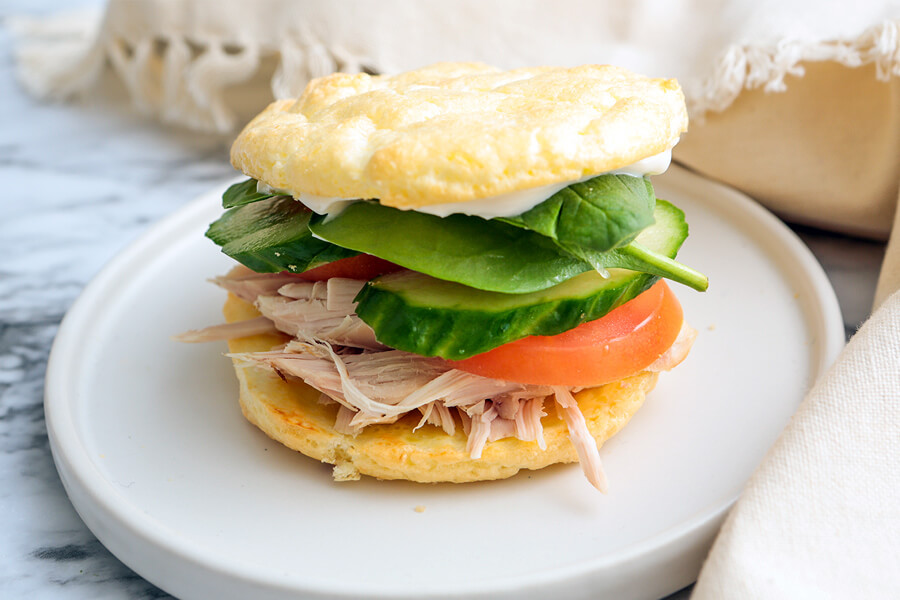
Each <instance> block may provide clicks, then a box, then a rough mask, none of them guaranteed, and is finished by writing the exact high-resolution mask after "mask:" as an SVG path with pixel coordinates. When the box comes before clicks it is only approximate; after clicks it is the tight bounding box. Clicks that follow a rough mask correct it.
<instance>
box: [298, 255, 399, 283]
mask: <svg viewBox="0 0 900 600" xmlns="http://www.w3.org/2000/svg"><path fill="white" fill-rule="evenodd" d="M402 268H403V267H401V266H400V265H395V264H394V263H392V262H388V261H386V260H383V259H381V258H378V257H377V256H372V255H371V254H357V255H356V256H351V257H349V258H342V259H341V260H336V261H334V262H330V263H328V264H325V265H322V266H320V267H316V268H314V269H310V270H309V271H304V272H303V273H300V274H299V275H298V277H300V278H301V279H305V280H307V281H323V280H325V279H330V278H332V277H346V278H347V279H365V280H366V281H368V280H369V279H372V278H373V277H378V276H379V275H384V274H385V273H393V272H394V271H399V270H401V269H402Z"/></svg>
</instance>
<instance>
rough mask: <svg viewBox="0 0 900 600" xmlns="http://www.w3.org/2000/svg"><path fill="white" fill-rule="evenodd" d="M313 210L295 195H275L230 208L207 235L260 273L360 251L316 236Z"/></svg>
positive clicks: (296, 269)
mask: <svg viewBox="0 0 900 600" xmlns="http://www.w3.org/2000/svg"><path fill="white" fill-rule="evenodd" d="M311 215H312V212H311V211H310V210H309V209H308V208H306V207H305V206H303V205H302V204H301V203H299V202H297V201H295V200H294V199H293V198H288V197H285V196H276V197H272V198H269V199H265V200H260V201H254V202H253V203H252V204H244V205H241V206H237V207H235V208H232V209H230V210H228V211H227V212H226V213H225V214H224V215H222V216H221V217H219V219H218V220H217V221H215V222H214V223H213V224H212V225H210V226H209V229H207V230H206V237H208V238H209V239H211V240H212V241H213V242H215V243H216V244H218V245H219V246H221V247H222V252H224V253H225V254H227V255H228V256H230V257H231V258H233V259H235V260H236V261H238V262H239V263H242V264H243V265H245V266H247V267H250V268H251V269H253V270H254V271H256V272H257V273H277V272H279V271H290V272H291V273H302V272H304V271H306V270H308V269H312V268H313V267H318V266H319V265H324V264H325V263H330V262H332V261H335V260H340V259H342V258H347V257H349V256H355V255H357V254H359V252H356V251H354V250H348V249H346V248H341V247H340V246H335V245H334V244H331V243H329V242H326V241H324V240H319V239H316V238H314V237H313V235H312V233H311V232H310V231H309V219H310V216H311Z"/></svg>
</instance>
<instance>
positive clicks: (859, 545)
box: [692, 291, 900, 600]
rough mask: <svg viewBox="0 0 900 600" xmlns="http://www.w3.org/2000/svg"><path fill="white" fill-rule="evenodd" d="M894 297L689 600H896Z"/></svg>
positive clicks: (786, 442) (731, 525)
mask: <svg viewBox="0 0 900 600" xmlns="http://www.w3.org/2000/svg"><path fill="white" fill-rule="evenodd" d="M898 473H900V291H898V292H895V293H894V294H893V295H892V296H890V297H889V298H888V299H887V300H886V301H885V302H884V305H883V306H882V307H881V308H880V309H879V310H878V311H877V312H876V313H875V314H874V315H873V316H872V317H871V318H870V319H869V320H868V321H867V322H866V323H865V324H864V325H863V326H862V328H861V329H860V330H859V332H858V333H857V334H856V335H854V336H853V338H852V339H851V340H850V342H849V344H848V345H847V347H846V348H845V349H844V351H843V352H842V353H841V355H840V357H839V358H838V360H837V362H836V363H835V364H834V365H833V366H832V368H831V369H830V370H829V371H828V372H827V373H826V374H825V375H824V376H823V377H822V378H821V379H820V380H819V381H818V383H817V384H816V385H815V387H814V388H813V389H812V390H811V391H810V392H809V394H808V395H807V397H806V398H805V400H804V401H803V403H802V404H801V406H800V408H799V410H798V411H797V413H796V415H795V416H794V418H793V420H792V421H791V423H790V424H789V425H788V427H787V428H786V429H785V431H784V432H783V433H782V435H781V437H780V438H779V440H778V441H777V442H776V444H775V445H774V446H773V447H772V449H771V450H770V451H769V454H768V455H767V456H766V458H765V460H764V461H763V463H762V464H761V465H760V466H759V468H758V469H757V470H756V473H754V475H753V477H752V478H751V479H750V481H749V483H748V484H747V486H746V488H745V489H744V491H743V493H742V494H741V497H740V499H739V500H738V501H737V504H735V506H734V508H733V509H732V510H731V513H730V514H729V515H728V518H727V520H726V521H725V525H724V526H723V527H722V530H721V532H720V533H719V536H718V538H717V539H716V542H715V544H714V545H713V548H712V550H711V552H710V554H709V557H708V558H707V560H706V563H705V564H704V566H703V570H702V572H701V573H700V579H699V580H698V581H697V585H696V587H695V588H694V594H693V596H692V598H693V599H694V600H706V599H716V600H718V599H721V598H734V599H744V598H746V599H748V600H749V599H759V598H766V599H778V598H791V599H794V600H796V599H802V598H811V599H813V598H814V599H817V600H818V599H822V598H898V597H900V477H898Z"/></svg>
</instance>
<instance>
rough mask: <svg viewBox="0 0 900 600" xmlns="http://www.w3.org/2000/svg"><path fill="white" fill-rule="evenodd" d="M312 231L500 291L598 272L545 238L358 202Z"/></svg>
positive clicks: (318, 219) (467, 219) (468, 219)
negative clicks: (592, 270) (588, 272)
mask: <svg viewBox="0 0 900 600" xmlns="http://www.w3.org/2000/svg"><path fill="white" fill-rule="evenodd" d="M309 228H310V230H311V231H312V232H313V233H314V234H315V235H316V237H319V238H321V239H324V240H328V241H329V242H331V243H333V244H337V245H339V246H343V247H345V248H352V249H354V250H358V251H359V252H366V253H368V254H374V255H375V256H378V257H380V258H383V259H385V260H389V261H391V262H393V263H396V264H398V265H402V266H404V267H406V268H408V269H412V270H414V271H418V272H420V273H425V274H427V275H431V276H432V277H436V278H438V279H444V280H447V281H455V282H457V283H461V284H464V285H467V286H470V287H474V288H478V289H481V290H488V291H494V292H506V293H511V294H521V293H527V292H535V291H538V290H543V289H546V288H549V287H552V286H554V285H556V284H558V283H561V282H563V281H565V280H567V279H569V278H571V277H574V276H575V275H578V274H579V273H583V272H585V271H589V270H590V269H591V266H590V265H589V264H587V263H585V262H584V261H582V260H579V259H577V258H575V257H573V256H571V255H569V254H568V253H566V252H563V251H562V250H561V249H560V248H559V247H558V246H557V245H556V243H555V242H554V241H553V240H552V239H550V238H548V237H546V236H543V235H540V234H539V233H535V232H533V231H528V230H525V229H521V228H519V227H514V226H512V225H510V224H508V223H502V222H500V221H498V220H485V219H482V218H480V217H472V216H468V215H460V214H456V215H450V216H448V217H444V218H441V217H436V216H434V215H429V214H425V213H420V212H415V211H404V210H398V209H396V208H391V207H388V206H382V205H381V204H378V203H377V202H357V203H355V204H351V205H350V206H348V207H347V208H346V209H345V210H344V211H343V212H342V213H340V214H339V215H337V216H334V217H330V218H325V217H322V216H319V215H314V216H313V218H312V220H311V221H310V224H309Z"/></svg>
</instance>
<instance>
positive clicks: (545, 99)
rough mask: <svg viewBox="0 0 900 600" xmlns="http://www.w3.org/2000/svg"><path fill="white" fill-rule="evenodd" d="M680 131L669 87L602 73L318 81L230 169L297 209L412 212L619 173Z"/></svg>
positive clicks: (533, 71)
mask: <svg viewBox="0 0 900 600" xmlns="http://www.w3.org/2000/svg"><path fill="white" fill-rule="evenodd" d="M686 129H687V111H686V109H685V104H684V95H683V93H682V91H681V88H680V87H679V85H678V83H677V82H676V81H675V80H674V79H650V78H647V77H643V76H640V75H636V74H634V73H631V72H630V71H627V70H625V69H622V68H618V67H612V66H608V65H585V66H581V67H575V68H559V67H538V68H530V69H516V70H513V71H501V70H498V69H495V68H493V67H489V66H487V65H483V64H476V63H439V64H436V65H431V66H429V67H426V68H424V69H419V70H417V71H410V72H408V73H402V74H400V75H395V76H375V77H373V76H369V75H366V74H355V75H349V74H345V73H335V74H333V75H329V76H327V77H323V78H320V79H316V80H313V81H312V82H311V83H310V84H309V86H308V87H307V88H306V90H305V91H304V92H303V95H301V96H300V98H299V99H297V100H292V99H288V100H279V101H276V102H274V103H272V104H271V105H270V106H269V107H268V108H266V109H265V110H264V111H263V112H262V113H261V114H260V115H258V116H257V117H256V118H255V119H253V121H251V122H250V123H249V124H248V125H247V126H246V127H245V128H244V130H243V131H242V132H241V134H240V136H239V137H238V138H237V140H236V141H235V142H234V145H233V146H232V149H231V161H232V164H234V166H235V167H236V168H237V169H239V170H241V171H243V172H244V173H246V174H247V175H249V176H250V177H254V178H256V179H259V180H261V181H263V182H265V183H267V184H269V185H270V186H272V187H274V188H276V189H280V190H285V191H287V192H289V193H291V194H293V195H294V196H301V195H302V194H311V195H316V196H327V197H335V198H348V199H355V198H363V199H370V198H377V199H379V201H380V202H381V203H382V204H385V205H387V206H395V207H398V208H407V209H409V208H412V209H414V208H419V207H422V206H427V205H432V204H442V203H446V202H466V201H470V200H474V199H480V198H488V197H491V196H496V195H499V194H505V193H509V192H514V191H518V190H523V189H527V188H532V187H536V186H541V185H549V184H554V183H561V182H564V181H572V180H575V179H579V178H582V177H586V176H589V175H596V174H599V173H603V172H606V171H610V170H614V169H618V168H621V167H624V166H627V165H629V164H632V163H634V162H636V161H638V160H640V159H643V158H647V157H649V156H653V155H655V154H659V153H660V152H663V151H665V150H667V149H669V148H671V147H672V146H673V145H674V144H675V143H676V141H677V140H678V137H679V136H680V135H681V133H682V132H684V131H685V130H686Z"/></svg>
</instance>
